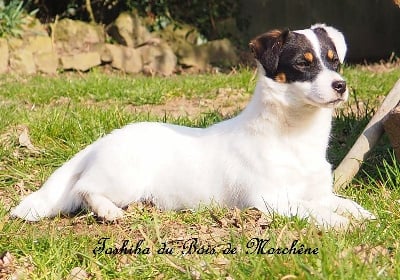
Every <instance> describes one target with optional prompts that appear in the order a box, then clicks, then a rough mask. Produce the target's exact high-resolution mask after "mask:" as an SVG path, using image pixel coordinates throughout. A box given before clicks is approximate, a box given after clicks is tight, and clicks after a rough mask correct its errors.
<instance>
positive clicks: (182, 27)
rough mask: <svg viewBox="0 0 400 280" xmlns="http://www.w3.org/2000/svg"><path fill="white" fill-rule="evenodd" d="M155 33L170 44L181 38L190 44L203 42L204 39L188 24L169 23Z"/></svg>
mask: <svg viewBox="0 0 400 280" xmlns="http://www.w3.org/2000/svg"><path fill="white" fill-rule="evenodd" d="M157 35H158V37H161V38H162V39H164V40H165V41H166V42H168V43H169V44H171V45H174V43H175V42H176V41H181V40H183V41H185V42H187V43H189V44H191V45H200V44H203V43H205V39H204V37H203V36H202V35H201V34H200V32H199V31H198V30H197V29H196V28H195V27H193V26H191V25H188V24H179V25H178V24H169V25H167V26H166V27H165V28H164V29H162V30H161V31H160V32H157Z"/></svg>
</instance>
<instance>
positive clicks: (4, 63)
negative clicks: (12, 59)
mask: <svg viewBox="0 0 400 280" xmlns="http://www.w3.org/2000/svg"><path fill="white" fill-rule="evenodd" d="M8 60H9V51H8V43H7V40H6V39H2V38H0V74H1V73H6V72H7V71H8Z"/></svg>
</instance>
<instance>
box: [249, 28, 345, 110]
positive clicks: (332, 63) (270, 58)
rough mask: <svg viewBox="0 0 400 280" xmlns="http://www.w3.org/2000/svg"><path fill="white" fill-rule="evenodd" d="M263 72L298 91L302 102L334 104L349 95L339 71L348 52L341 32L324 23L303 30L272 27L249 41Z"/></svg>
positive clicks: (323, 105)
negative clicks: (273, 28)
mask: <svg viewBox="0 0 400 280" xmlns="http://www.w3.org/2000/svg"><path fill="white" fill-rule="evenodd" d="M249 46H250V48H251V50H252V52H253V54H254V56H255V58H256V60H257V61H258V63H259V65H260V66H261V67H260V68H261V69H260V70H261V71H262V74H263V75H265V76H266V77H267V78H270V79H272V80H274V82H276V83H282V84H287V85H290V86H291V87H293V89H294V90H295V92H296V93H297V92H299V94H302V96H297V97H296V98H301V100H303V102H305V103H307V104H311V105H314V106H318V107H335V106H337V105H338V104H340V103H341V102H342V101H345V100H346V99H347V97H348V90H347V86H346V82H345V80H344V79H343V77H341V76H340V75H339V73H338V71H339V69H340V65H341V63H343V60H344V57H345V55H346V50H347V48H346V43H345V40H344V37H343V35H342V33H340V32H339V31H338V30H336V29H335V28H333V27H330V26H326V25H324V24H317V25H313V26H311V28H310V29H304V30H296V31H289V30H273V31H270V32H267V33H264V34H262V35H260V36H258V37H256V38H255V39H254V40H252V41H251V42H250V45H249Z"/></svg>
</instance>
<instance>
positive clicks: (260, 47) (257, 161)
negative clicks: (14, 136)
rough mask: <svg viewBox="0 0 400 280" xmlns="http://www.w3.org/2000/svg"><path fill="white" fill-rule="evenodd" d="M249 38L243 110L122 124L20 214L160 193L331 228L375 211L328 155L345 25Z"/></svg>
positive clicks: (184, 204)
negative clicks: (339, 189) (339, 186)
mask: <svg viewBox="0 0 400 280" xmlns="http://www.w3.org/2000/svg"><path fill="white" fill-rule="evenodd" d="M249 46H250V49H251V51H252V52H253V54H254V57H255V60H256V63H257V68H258V80H257V83H256V87H255V90H254V94H253V96H252V99H251V100H250V102H249V104H248V106H247V107H246V108H245V109H244V110H243V111H242V112H241V113H240V114H238V115H237V116H236V117H233V118H231V119H229V120H225V121H222V122H220V123H217V124H214V125H212V126H210V127H207V128H204V129H202V128H189V127H183V126H177V125H172V124H165V123H155V122H142V123H134V124H129V125H127V126H125V127H123V128H121V129H116V130H114V131H113V132H112V133H111V134H109V135H106V136H105V137H103V138H100V139H99V140H97V141H95V142H94V143H93V144H91V145H89V146H87V147H86V148H85V149H83V150H82V151H80V152H79V153H77V154H76V155H75V156H74V157H73V158H72V159H70V160H69V161H67V162H66V163H65V164H64V165H62V166H61V167H60V168H59V169H57V170H56V171H55V172H54V173H53V174H52V175H51V176H50V178H49V179H48V180H47V182H46V183H45V184H44V185H43V186H42V188H40V189H39V190H38V191H36V192H34V193H32V194H30V195H29V196H27V197H26V198H25V199H23V200H22V202H21V203H20V204H19V205H18V206H17V207H15V208H13V209H12V210H11V217H19V218H22V219H25V220H27V221H37V220H39V219H41V218H44V217H54V216H56V215H58V214H59V213H70V212H74V211H76V210H78V209H80V208H88V209H89V210H91V211H93V212H94V213H95V214H96V215H97V216H98V217H99V218H101V219H104V220H107V221H115V220H118V219H121V218H123V215H124V211H123V208H124V207H127V206H128V205H129V204H130V203H132V202H135V201H141V200H150V201H152V203H154V204H155V205H156V206H157V207H159V208H161V209H170V210H179V209H185V208H196V207H197V206H199V205H202V204H208V203H211V202H214V203H217V204H220V205H223V206H227V207H238V208H246V207H255V208H258V209H259V210H261V211H263V212H265V213H271V212H272V213H277V214H280V215H284V216H289V217H291V216H297V217H299V218H304V219H307V220H309V221H311V222H314V223H316V224H317V225H321V226H323V227H343V226H347V225H348V224H349V223H350V222H351V218H352V217H353V218H355V219H374V218H375V217H374V216H373V215H372V214H371V213H370V212H368V211H367V210H365V209H364V208H362V207H361V206H360V205H359V204H357V203H356V202H354V201H352V200H350V199H346V198H343V197H339V196H337V195H335V194H334V193H333V191H332V183H333V182H332V181H333V178H332V173H331V165H330V164H329V163H328V162H327V160H326V149H327V146H328V140H329V135H330V130H331V120H332V112H333V110H334V108H335V107H337V106H338V105H340V104H341V103H343V102H344V101H346V99H347V98H348V88H347V85H346V82H345V80H344V79H343V77H342V76H341V75H340V74H339V73H338V72H339V68H340V65H341V63H343V60H344V57H345V54H346V50H347V47H346V43H345V39H344V37H343V34H342V33H341V32H340V31H338V30H337V29H335V28H334V27H331V26H327V25H325V24H316V25H313V26H311V28H309V29H304V30H296V31H289V30H273V31H270V32H267V33H264V34H262V35H260V36H258V37H256V38H255V39H254V40H252V41H251V42H250V44H249ZM351 216H352V217H351Z"/></svg>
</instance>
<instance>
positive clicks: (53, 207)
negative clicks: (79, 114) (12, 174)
mask: <svg viewBox="0 0 400 280" xmlns="http://www.w3.org/2000/svg"><path fill="white" fill-rule="evenodd" d="M90 150H91V145H89V146H88V147H86V148H85V149H83V150H82V151H80V152H79V153H78V154H76V155H75V156H74V157H73V158H72V159H70V160H69V161H67V162H66V163H65V164H64V165H62V166H61V167H60V168H58V169H57V170H56V171H55V172H54V173H53V174H52V175H51V176H50V178H49V179H48V180H47V182H45V183H44V185H43V186H42V187H41V188H40V189H39V190H38V191H36V192H34V193H32V194H30V195H28V196H27V197H25V198H24V199H23V200H22V201H21V203H20V204H19V205H18V206H17V207H15V208H13V209H12V210H11V213H10V215H11V217H14V218H16V217H18V218H21V219H24V220H27V221H38V220H40V219H41V218H45V217H54V216H56V215H58V214H59V213H71V212H73V211H76V210H77V209H78V208H79V207H81V205H82V198H81V197H80V196H79V195H78V194H77V193H75V192H74V191H73V186H74V185H75V183H76V182H77V181H78V180H79V178H80V175H81V173H82V172H83V170H84V169H85V166H86V163H87V160H88V153H89V152H90Z"/></svg>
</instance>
